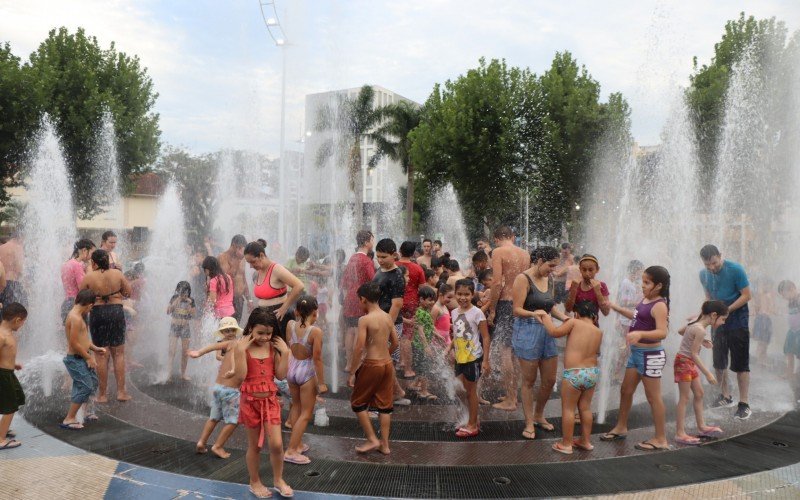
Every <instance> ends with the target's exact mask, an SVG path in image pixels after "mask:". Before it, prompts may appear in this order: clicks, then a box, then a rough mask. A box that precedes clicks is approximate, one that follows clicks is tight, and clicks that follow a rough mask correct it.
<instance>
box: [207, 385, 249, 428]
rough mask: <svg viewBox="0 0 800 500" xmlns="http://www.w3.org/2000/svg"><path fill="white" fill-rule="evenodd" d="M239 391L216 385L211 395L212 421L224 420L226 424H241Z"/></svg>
mask: <svg viewBox="0 0 800 500" xmlns="http://www.w3.org/2000/svg"><path fill="white" fill-rule="evenodd" d="M240 395H241V394H240V393H239V389H234V388H233V387H226V386H224V385H220V384H214V389H213V392H212V394H211V415H210V416H209V417H208V418H210V419H211V420H216V421H217V422H219V421H220V420H222V421H223V422H224V423H226V424H238V423H239V398H240Z"/></svg>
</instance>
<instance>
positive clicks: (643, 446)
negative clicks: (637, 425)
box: [633, 441, 669, 451]
mask: <svg viewBox="0 0 800 500" xmlns="http://www.w3.org/2000/svg"><path fill="white" fill-rule="evenodd" d="M633 447H634V448H636V449H637V450H639V451H667V450H669V446H666V447H662V446H656V445H654V444H653V443H651V442H650V441H642V442H641V443H636V444H635V445H634V446H633Z"/></svg>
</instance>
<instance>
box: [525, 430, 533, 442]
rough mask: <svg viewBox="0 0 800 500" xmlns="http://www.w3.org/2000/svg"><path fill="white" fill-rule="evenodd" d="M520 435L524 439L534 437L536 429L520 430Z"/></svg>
mask: <svg viewBox="0 0 800 500" xmlns="http://www.w3.org/2000/svg"><path fill="white" fill-rule="evenodd" d="M522 437H524V438H525V439H531V440H533V439H536V431H528V430H524V431H522Z"/></svg>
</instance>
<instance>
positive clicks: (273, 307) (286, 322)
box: [264, 304, 294, 340]
mask: <svg viewBox="0 0 800 500" xmlns="http://www.w3.org/2000/svg"><path fill="white" fill-rule="evenodd" d="M282 305H283V304H274V305H271V306H264V309H266V310H268V311H270V312H272V313H274V312H276V311H277V310H278V309H280V308H281V306H282ZM292 319H294V306H291V307H290V308H289V309H288V310H287V311H286V314H284V315H283V319H281V320H279V324H280V327H281V331H280V332H279V335H278V336H279V337H280V338H282V339H283V340H286V328H287V327H288V326H289V321H291V320H292Z"/></svg>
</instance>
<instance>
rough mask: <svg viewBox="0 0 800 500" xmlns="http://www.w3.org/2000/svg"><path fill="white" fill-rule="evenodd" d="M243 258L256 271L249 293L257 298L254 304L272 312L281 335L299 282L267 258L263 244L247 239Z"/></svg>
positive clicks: (299, 289) (295, 299) (287, 321)
mask: <svg viewBox="0 0 800 500" xmlns="http://www.w3.org/2000/svg"><path fill="white" fill-rule="evenodd" d="M244 260H246V261H247V263H248V264H250V267H252V268H253V269H254V270H255V271H256V278H255V283H254V284H253V294H254V295H255V296H256V299H258V304H257V305H258V307H264V308H266V309H267V310H268V311H271V312H273V313H275V316H277V317H278V321H280V326H281V332H280V333H281V337H285V336H286V325H288V324H289V321H290V320H292V319H294V318H292V315H291V314H288V312H289V309H290V308H291V307H292V306H293V305H294V303H295V302H296V301H297V298H298V297H300V294H302V293H303V290H304V289H305V286H304V285H303V282H302V281H300V279H299V278H298V277H297V276H295V275H294V274H292V273H291V272H290V271H289V270H288V269H286V268H285V267H283V266H282V265H280V264H278V263H277V262H275V261H273V260H271V259H270V258H269V257H267V252H266V249H265V248H264V246H263V245H261V243H258V242H256V241H251V242H250V243H248V244H247V246H246V247H244Z"/></svg>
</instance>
